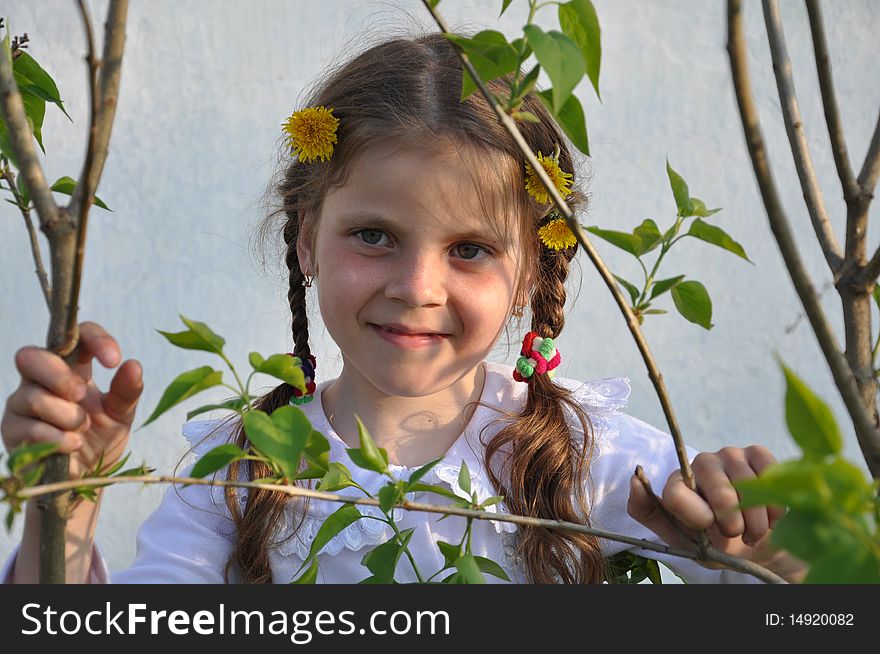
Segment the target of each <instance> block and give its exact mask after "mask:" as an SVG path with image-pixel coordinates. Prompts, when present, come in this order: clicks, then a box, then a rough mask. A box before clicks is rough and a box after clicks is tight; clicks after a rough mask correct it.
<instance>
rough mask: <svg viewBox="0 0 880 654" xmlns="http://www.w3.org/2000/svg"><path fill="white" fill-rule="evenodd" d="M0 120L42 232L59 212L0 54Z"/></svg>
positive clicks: (17, 96) (9, 66)
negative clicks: (7, 134)
mask: <svg viewBox="0 0 880 654" xmlns="http://www.w3.org/2000/svg"><path fill="white" fill-rule="evenodd" d="M0 117H2V118H3V121H4V122H5V123H6V129H7V131H8V132H9V145H10V146H11V148H12V152H13V153H14V154H15V159H16V161H15V162H14V163H15V165H16V167H17V168H18V170H19V174H20V175H21V177H22V180H23V181H24V186H25V188H26V189H27V191H28V194H29V195H30V197H31V202H33V203H34V209H35V210H36V212H37V217H38V218H39V219H40V226H41V229H43V230H45V229H46V228H47V226H50V225H53V224H55V223H56V222H57V221H58V220H59V214H60V210H59V208H58V205H57V204H55V198H54V197H53V196H52V191H51V189H50V188H49V185H48V184H47V183H46V177H45V175H43V170H42V169H41V168H40V162H39V161H38V159H37V152H36V150H35V149H34V143H33V134H32V133H31V129H30V127H28V123H27V116H26V115H25V112H24V103H23V102H22V99H21V93H20V92H19V90H18V86H16V84H15V78H14V76H13V72H12V65H11V64H10V63H9V60H8V59H7V58H6V56H5V55H3V54H2V53H0Z"/></svg>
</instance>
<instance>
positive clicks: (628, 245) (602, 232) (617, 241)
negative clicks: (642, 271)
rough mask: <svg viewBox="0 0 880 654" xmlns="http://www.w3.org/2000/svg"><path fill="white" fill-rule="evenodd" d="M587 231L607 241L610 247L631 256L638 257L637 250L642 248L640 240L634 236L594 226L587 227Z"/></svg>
mask: <svg viewBox="0 0 880 654" xmlns="http://www.w3.org/2000/svg"><path fill="white" fill-rule="evenodd" d="M587 231H588V232H590V233H591V234H595V235H596V236H598V237H599V238H601V239H602V240H604V241H608V242H609V243H611V244H612V245H616V246H617V247H619V248H620V249H621V250H626V251H627V252H629V253H630V254H631V255H633V256H635V257H638V256H639V254H638V253H639V249H640V248H641V247H642V239H640V238H639V237H638V236H635V235H634V234H629V233H627V232H617V231H614V230H611V229H600V228H599V227H596V226H595V225H594V226H592V227H587Z"/></svg>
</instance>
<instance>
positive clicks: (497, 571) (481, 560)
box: [474, 556, 510, 581]
mask: <svg viewBox="0 0 880 654" xmlns="http://www.w3.org/2000/svg"><path fill="white" fill-rule="evenodd" d="M474 560H475V561H476V562H477V567H478V568H479V569H480V571H481V572H485V573H486V574H487V575H492V576H493V577H498V578H499V579H503V580H504V581H510V577H508V576H507V573H506V572H504V569H503V568H502V567H501V566H500V565H498V564H497V563H495V561H493V560H492V559H487V558H485V557H482V556H475V557H474Z"/></svg>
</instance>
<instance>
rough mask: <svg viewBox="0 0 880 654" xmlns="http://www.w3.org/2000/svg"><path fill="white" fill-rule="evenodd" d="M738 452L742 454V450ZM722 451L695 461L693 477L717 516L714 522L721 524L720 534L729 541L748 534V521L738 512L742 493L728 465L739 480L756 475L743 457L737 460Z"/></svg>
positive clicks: (719, 527)
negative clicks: (734, 481)
mask: <svg viewBox="0 0 880 654" xmlns="http://www.w3.org/2000/svg"><path fill="white" fill-rule="evenodd" d="M738 451H739V452H740V453H741V450H738ZM721 452H723V454H721V453H719V454H718V455H714V454H713V455H707V456H705V457H703V456H700V457H698V459H699V460H696V459H695V460H694V466H693V469H694V478H695V480H696V482H697V488H698V489H699V491H700V494H701V495H702V496H703V497H704V498H705V499H706V502H707V503H708V505H709V507H710V508H711V510H712V513H713V514H714V518H713V522H717V523H718V529H719V531H720V532H721V533H722V534H723V535H724V536H727V537H728V538H735V537H736V536H740V535H741V534H742V533H743V532H744V531H745V520H744V518H743V514H742V512H741V511H740V509H739V494H738V493H737V492H736V489H735V488H734V487H733V484H732V483H731V481H730V476H729V473H728V471H727V469H726V466H727V465H729V466H730V469H731V470H732V471H733V474H734V475H735V476H737V477H740V478H747V476H748V475H749V474H751V475H752V476H753V477H754V473H753V472H752V470H751V468H749V467H748V464H747V463H746V462H745V457H744V456H740V457H739V458H738V459H737V458H736V457H735V456H734V455H732V454H729V453H728V452H727V451H726V450H722V451H721ZM708 526H709V525H706V527H708Z"/></svg>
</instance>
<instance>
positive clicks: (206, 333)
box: [178, 314, 226, 354]
mask: <svg viewBox="0 0 880 654" xmlns="http://www.w3.org/2000/svg"><path fill="white" fill-rule="evenodd" d="M178 315H179V316H180V320H181V321H183V324H184V325H186V326H187V327H189V329H190V331H191V332H192V333H194V334H195V335H196V336H197V337H198V338H199V339H200V340H201V341H202V342H203V343H204V344H205V346H206V348H207V351H208V352H216V353H217V354H222V353H223V346H224V345H225V344H226V341H225V340H224V338H223V337H222V336H219V335H218V334H215V333H214V331H213V330H212V329H211V328H210V327H208V325H206V324H205V323H203V322H198V321H197V320H190V319H189V318H187V317H186V316H184V315H183V314H178Z"/></svg>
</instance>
